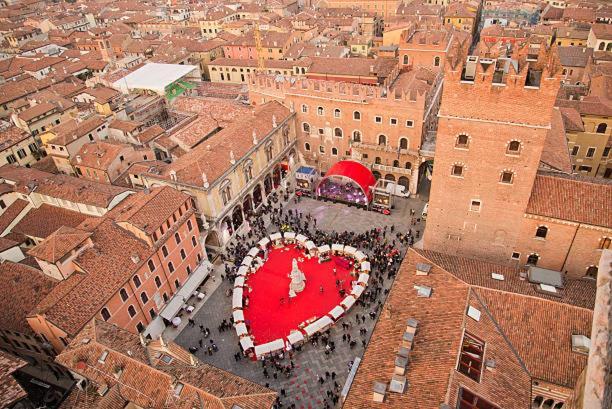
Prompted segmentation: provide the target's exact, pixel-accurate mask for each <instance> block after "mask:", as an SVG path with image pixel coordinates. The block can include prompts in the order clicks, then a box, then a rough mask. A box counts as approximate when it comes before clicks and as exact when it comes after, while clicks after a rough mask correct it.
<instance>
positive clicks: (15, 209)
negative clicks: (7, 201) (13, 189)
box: [0, 199, 30, 234]
mask: <svg viewBox="0 0 612 409" xmlns="http://www.w3.org/2000/svg"><path fill="white" fill-rule="evenodd" d="M29 204H30V202H28V201H26V200H22V199H17V200H15V201H14V202H13V203H11V205H10V206H9V207H7V208H6V209H5V210H4V213H2V215H1V216H0V234H2V233H3V232H4V231H5V230H6V228H7V227H9V226H10V224H11V223H13V221H14V220H15V219H16V218H17V216H19V215H20V214H21V212H22V211H23V210H24V209H25V208H26V207H27V206H28V205H29Z"/></svg>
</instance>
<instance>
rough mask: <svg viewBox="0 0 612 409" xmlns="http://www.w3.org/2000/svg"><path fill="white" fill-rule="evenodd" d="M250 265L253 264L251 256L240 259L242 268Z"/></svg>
mask: <svg viewBox="0 0 612 409" xmlns="http://www.w3.org/2000/svg"><path fill="white" fill-rule="evenodd" d="M252 263H253V257H251V256H246V257H245V258H243V259H242V265H243V266H247V267H251V264H252Z"/></svg>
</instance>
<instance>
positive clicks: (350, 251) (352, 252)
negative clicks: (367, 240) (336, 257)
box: [344, 246, 357, 256]
mask: <svg viewBox="0 0 612 409" xmlns="http://www.w3.org/2000/svg"><path fill="white" fill-rule="evenodd" d="M355 253H357V249H356V248H355V247H351V246H344V254H347V255H349V256H355Z"/></svg>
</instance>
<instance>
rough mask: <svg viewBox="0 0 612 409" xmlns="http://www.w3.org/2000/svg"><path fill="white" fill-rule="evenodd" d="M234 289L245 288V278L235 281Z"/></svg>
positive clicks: (237, 278) (240, 277)
mask: <svg viewBox="0 0 612 409" xmlns="http://www.w3.org/2000/svg"><path fill="white" fill-rule="evenodd" d="M234 287H244V276H238V277H236V279H235V280H234Z"/></svg>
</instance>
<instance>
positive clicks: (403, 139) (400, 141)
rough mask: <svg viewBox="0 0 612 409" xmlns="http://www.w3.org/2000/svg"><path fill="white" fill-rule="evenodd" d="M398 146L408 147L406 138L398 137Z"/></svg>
mask: <svg viewBox="0 0 612 409" xmlns="http://www.w3.org/2000/svg"><path fill="white" fill-rule="evenodd" d="M399 147H400V149H408V139H406V138H400V140H399Z"/></svg>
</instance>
